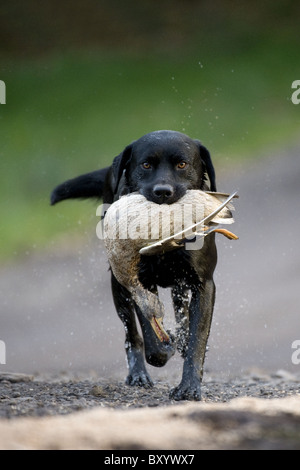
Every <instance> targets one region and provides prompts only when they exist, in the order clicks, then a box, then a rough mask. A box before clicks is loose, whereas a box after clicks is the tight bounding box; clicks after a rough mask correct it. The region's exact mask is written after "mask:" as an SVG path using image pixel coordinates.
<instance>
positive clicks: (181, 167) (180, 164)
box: [177, 162, 186, 170]
mask: <svg viewBox="0 0 300 470" xmlns="http://www.w3.org/2000/svg"><path fill="white" fill-rule="evenodd" d="M185 167H186V162H180V163H177V168H178V169H179V170H183V168H185Z"/></svg>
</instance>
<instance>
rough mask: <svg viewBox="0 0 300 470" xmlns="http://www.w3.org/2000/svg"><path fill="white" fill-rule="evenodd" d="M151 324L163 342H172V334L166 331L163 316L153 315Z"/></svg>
mask: <svg viewBox="0 0 300 470" xmlns="http://www.w3.org/2000/svg"><path fill="white" fill-rule="evenodd" d="M150 324H151V326H152V328H153V330H154V332H155V334H156V336H157V337H158V339H159V340H160V341H161V342H162V343H163V342H164V343H169V342H170V336H169V335H168V333H167V332H166V331H165V329H164V326H163V323H162V319H161V318H157V317H154V316H153V317H152V319H151V321H150Z"/></svg>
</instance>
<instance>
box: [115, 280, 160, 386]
mask: <svg viewBox="0 0 300 470" xmlns="http://www.w3.org/2000/svg"><path fill="white" fill-rule="evenodd" d="M111 284H112V293H113V299H114V304H115V307H116V310H117V313H118V315H119V317H120V319H121V320H122V322H123V324H124V328H125V351H126V356H127V364H128V369H129V370H128V376H127V378H126V384H127V385H139V386H142V387H152V386H153V382H152V380H151V377H150V375H149V374H148V372H147V369H146V366H145V361H144V345H143V340H142V338H141V337H140V335H139V333H138V330H137V326H136V321H135V308H134V302H133V300H132V298H131V294H130V292H128V290H127V289H125V287H123V286H122V285H121V284H120V283H119V282H118V281H117V280H116V278H115V276H114V275H113V274H112V278H111Z"/></svg>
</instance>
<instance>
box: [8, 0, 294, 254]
mask: <svg viewBox="0 0 300 470" xmlns="http://www.w3.org/2000/svg"><path fill="white" fill-rule="evenodd" d="M299 20H300V3H299V2H296V1H283V0H273V1H271V0H266V1H264V2H256V1H255V2H246V1H233V0H224V1H220V0H219V1H213V0H209V1H206V0H204V1H196V0H185V1H179V0H173V1H171V0H161V1H160V2H157V3H156V2H153V1H151V2H150V0H141V1H139V2H137V1H135V0H127V1H123V2H122V1H121V0H110V1H108V0H87V1H78V0H73V1H69V0H60V1H57V0H53V1H49V2H41V1H38V0H26V1H22V0H1V5H0V25H1V26H0V79H1V80H3V81H5V83H6V103H7V104H5V105H0V214H1V224H0V259H1V260H2V262H4V261H7V260H10V259H19V257H21V256H24V255H26V254H31V253H32V252H36V251H38V250H42V249H44V248H45V247H48V248H49V247H51V246H52V245H55V246H56V245H57V246H58V245H59V244H60V243H64V242H65V241H66V243H67V244H72V243H77V239H78V238H79V237H83V236H84V235H85V234H86V233H90V231H91V228H92V229H93V228H95V227H96V223H97V219H96V215H95V207H96V206H95V204H94V205H93V203H91V202H89V201H85V202H83V203H80V204H79V203H78V202H72V201H68V202H66V203H65V204H62V205H58V206H55V207H54V208H50V206H49V194H50V192H51V190H52V189H53V187H54V186H55V185H57V184H59V183H60V182H62V181H64V180H65V179H68V178H71V177H74V176H77V175H78V174H80V173H84V172H88V171H91V170H93V169H97V168H100V167H102V166H106V165H108V164H109V163H110V162H111V161H112V159H113V157H114V156H115V155H117V154H119V153H120V152H121V151H122V149H123V148H124V147H125V146H126V145H127V144H129V143H130V142H131V141H133V140H134V139H136V138H139V137H140V136H141V135H143V134H145V133H147V132H150V131H153V130H157V129H174V130H178V131H181V132H185V133H187V134H188V135H190V136H191V137H193V138H197V139H200V140H201V141H202V142H203V143H204V144H205V145H206V146H207V147H208V148H209V149H210V151H211V154H212V156H213V159H214V162H215V164H216V166H218V165H228V166H229V167H230V165H234V164H235V163H236V161H237V160H238V161H240V160H242V159H249V158H261V156H262V155H264V154H265V153H266V152H272V151H276V152H278V149H280V148H283V147H284V146H285V145H291V143H293V142H298V141H299V123H300V106H299V107H297V106H296V105H293V104H292V102H291V94H292V90H291V84H292V82H293V81H294V80H296V79H300V70H299V69H300V60H299V50H300V49H299V45H300V37H299V36H300V35H299Z"/></svg>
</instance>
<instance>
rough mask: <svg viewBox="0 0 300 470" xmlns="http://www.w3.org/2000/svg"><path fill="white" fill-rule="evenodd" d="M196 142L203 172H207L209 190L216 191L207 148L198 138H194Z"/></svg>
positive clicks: (213, 171) (213, 172) (214, 177)
mask: <svg viewBox="0 0 300 470" xmlns="http://www.w3.org/2000/svg"><path fill="white" fill-rule="evenodd" d="M196 143H197V145H198V148H199V152H200V158H201V161H202V165H203V169H204V172H205V173H206V174H207V176H208V179H209V181H210V190H211V191H217V187H216V175H215V169H214V166H213V164H212V161H211V157H210V153H209V151H208V150H207V148H206V147H204V145H202V144H201V142H199V140H196Z"/></svg>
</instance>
